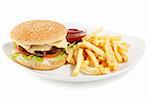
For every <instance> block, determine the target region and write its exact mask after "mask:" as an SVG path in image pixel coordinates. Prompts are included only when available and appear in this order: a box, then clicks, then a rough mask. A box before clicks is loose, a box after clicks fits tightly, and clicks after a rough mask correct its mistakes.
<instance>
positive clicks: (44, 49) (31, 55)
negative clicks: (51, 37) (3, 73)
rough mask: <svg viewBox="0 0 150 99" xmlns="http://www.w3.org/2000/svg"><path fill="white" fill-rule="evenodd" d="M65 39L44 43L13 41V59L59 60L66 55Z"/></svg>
mask: <svg viewBox="0 0 150 99" xmlns="http://www.w3.org/2000/svg"><path fill="white" fill-rule="evenodd" d="M65 41H66V40H61V41H58V42H54V43H53V44H46V45H20V44H16V43H15V53H14V54H13V55H12V58H13V59H16V58H17V59H18V58H19V59H25V60H36V61H38V62H43V61H44V62H45V60H47V61H59V60H61V59H64V58H65V57H66V54H65V50H64V48H66V46H67V42H65Z"/></svg>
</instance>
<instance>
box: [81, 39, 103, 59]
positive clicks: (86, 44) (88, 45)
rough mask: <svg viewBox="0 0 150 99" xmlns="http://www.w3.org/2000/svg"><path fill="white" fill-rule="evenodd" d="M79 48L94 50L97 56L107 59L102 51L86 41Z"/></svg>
mask: <svg viewBox="0 0 150 99" xmlns="http://www.w3.org/2000/svg"><path fill="white" fill-rule="evenodd" d="M78 45H79V47H85V48H88V49H91V50H93V51H94V52H95V53H96V54H98V55H100V56H102V57H105V53H104V51H103V50H102V49H100V48H98V47H96V46H95V45H93V44H91V43H90V42H87V41H84V42H82V43H78Z"/></svg>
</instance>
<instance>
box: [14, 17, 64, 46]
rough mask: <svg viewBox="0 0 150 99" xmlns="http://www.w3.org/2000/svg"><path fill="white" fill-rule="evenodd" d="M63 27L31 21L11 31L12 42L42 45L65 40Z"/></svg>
mask: <svg viewBox="0 0 150 99" xmlns="http://www.w3.org/2000/svg"><path fill="white" fill-rule="evenodd" d="M66 35H67V29H66V28H65V26H64V25H62V24H60V23H57V22H54V21H49V20H31V21H27V22H24V23H21V24H19V25H17V26H16V27H15V28H14V29H12V31H11V38H12V40H13V41H14V42H16V43H18V44H22V45H43V44H50V43H53V42H56V41H59V40H62V39H65V38H66Z"/></svg>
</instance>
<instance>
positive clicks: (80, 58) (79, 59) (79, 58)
mask: <svg viewBox="0 0 150 99" xmlns="http://www.w3.org/2000/svg"><path fill="white" fill-rule="evenodd" d="M83 60H84V57H83V49H82V48H79V51H78V55H77V63H76V66H75V68H74V70H73V72H72V76H77V75H78V74H79V71H80V67H81V65H82V62H83Z"/></svg>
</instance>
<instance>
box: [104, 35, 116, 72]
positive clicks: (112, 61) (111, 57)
mask: <svg viewBox="0 0 150 99" xmlns="http://www.w3.org/2000/svg"><path fill="white" fill-rule="evenodd" d="M105 53H106V59H107V63H108V65H109V67H110V68H111V69H112V70H117V69H118V62H117V59H116V57H115V54H114V52H113V50H112V47H111V44H110V38H109V36H106V43H105Z"/></svg>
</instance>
